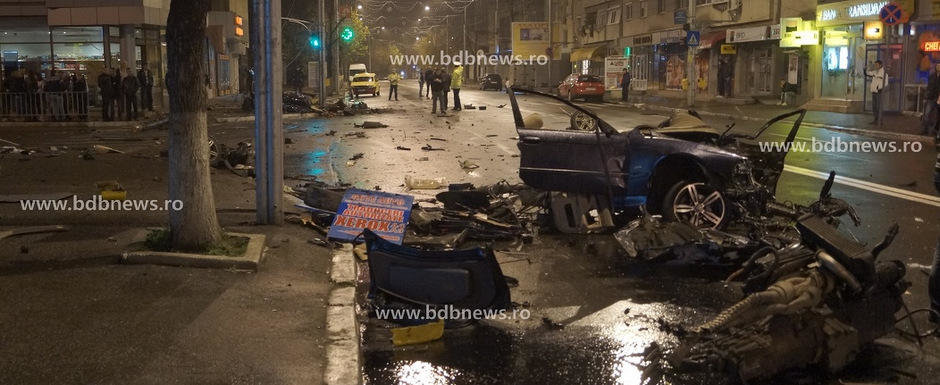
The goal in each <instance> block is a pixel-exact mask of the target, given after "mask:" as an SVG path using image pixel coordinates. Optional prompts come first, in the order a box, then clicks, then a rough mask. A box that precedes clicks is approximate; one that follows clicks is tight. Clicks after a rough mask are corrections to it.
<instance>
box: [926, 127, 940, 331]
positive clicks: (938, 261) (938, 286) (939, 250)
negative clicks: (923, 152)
mask: <svg viewBox="0 0 940 385" xmlns="http://www.w3.org/2000/svg"><path fill="white" fill-rule="evenodd" d="M937 147H938V148H937V149H938V150H940V143H938V145H937ZM933 186H934V188H935V189H937V193H938V194H940V151H938V153H937V161H936V163H934V166H933ZM927 284H928V285H927V294H928V295H929V296H930V310H933V311H934V312H936V313H933V312H931V313H930V321H931V322H933V323H940V236H938V237H937V246H936V248H935V249H934V252H933V264H932V266H931V268H930V278H929V279H928V282H927Z"/></svg>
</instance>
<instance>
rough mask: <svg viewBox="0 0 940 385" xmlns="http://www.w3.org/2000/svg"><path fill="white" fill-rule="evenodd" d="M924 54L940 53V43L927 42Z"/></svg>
mask: <svg viewBox="0 0 940 385" xmlns="http://www.w3.org/2000/svg"><path fill="white" fill-rule="evenodd" d="M924 52H940V41H925V42H924Z"/></svg>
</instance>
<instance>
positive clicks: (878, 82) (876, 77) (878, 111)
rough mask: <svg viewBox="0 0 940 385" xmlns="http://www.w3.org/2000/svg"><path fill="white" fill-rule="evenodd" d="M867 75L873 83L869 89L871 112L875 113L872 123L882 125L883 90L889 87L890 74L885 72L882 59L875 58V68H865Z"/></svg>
mask: <svg viewBox="0 0 940 385" xmlns="http://www.w3.org/2000/svg"><path fill="white" fill-rule="evenodd" d="M865 76H868V77H870V78H871V85H870V86H869V91H870V92H871V113H872V115H874V118H875V119H874V120H872V121H871V124H874V125H882V124H883V123H884V122H883V121H882V116H881V115H882V110H883V109H884V106H883V105H882V103H883V100H881V96H882V91H884V89H885V88H887V87H888V75H887V74H885V69H884V64H883V63H882V62H881V60H875V69H874V70H869V69H867V68H866V69H865Z"/></svg>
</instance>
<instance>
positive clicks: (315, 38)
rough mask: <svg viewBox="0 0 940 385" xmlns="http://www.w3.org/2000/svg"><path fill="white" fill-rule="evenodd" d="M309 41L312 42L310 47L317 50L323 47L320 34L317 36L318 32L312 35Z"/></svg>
mask: <svg viewBox="0 0 940 385" xmlns="http://www.w3.org/2000/svg"><path fill="white" fill-rule="evenodd" d="M307 42H308V43H310V48H313V49H315V50H316V49H320V47H321V43H320V36H317V35H316V34H314V35H310V38H309V39H307Z"/></svg>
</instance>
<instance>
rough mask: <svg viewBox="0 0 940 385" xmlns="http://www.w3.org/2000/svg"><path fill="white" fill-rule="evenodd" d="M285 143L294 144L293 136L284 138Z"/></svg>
mask: <svg viewBox="0 0 940 385" xmlns="http://www.w3.org/2000/svg"><path fill="white" fill-rule="evenodd" d="M284 144H294V140H293V139H291V138H284Z"/></svg>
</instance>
